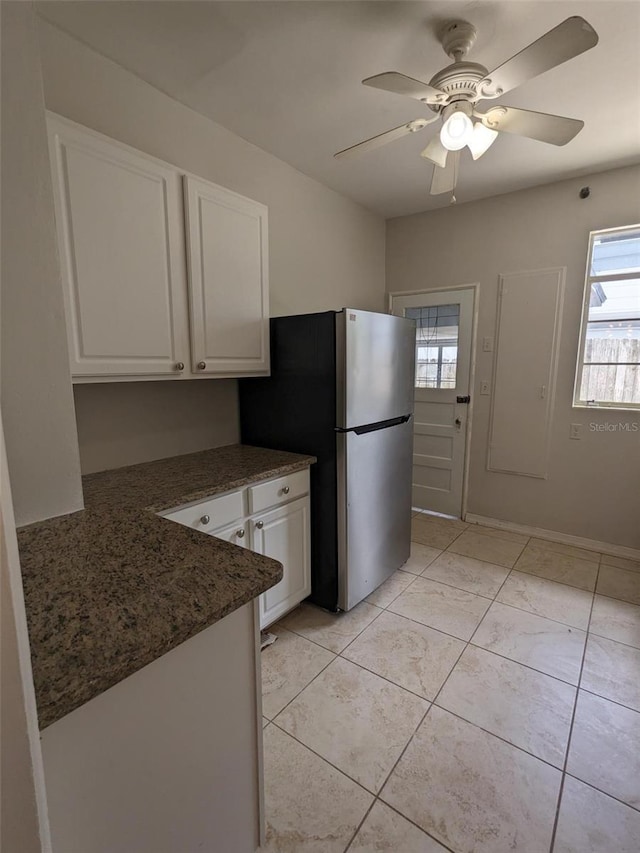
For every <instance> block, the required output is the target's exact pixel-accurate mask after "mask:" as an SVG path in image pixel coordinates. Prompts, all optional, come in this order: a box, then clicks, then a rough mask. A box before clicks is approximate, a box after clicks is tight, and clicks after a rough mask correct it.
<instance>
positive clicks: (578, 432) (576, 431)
mask: <svg viewBox="0 0 640 853" xmlns="http://www.w3.org/2000/svg"><path fill="white" fill-rule="evenodd" d="M569 438H574V439H579V438H582V424H571V427H570V428H569Z"/></svg>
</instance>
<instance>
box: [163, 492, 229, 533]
mask: <svg viewBox="0 0 640 853" xmlns="http://www.w3.org/2000/svg"><path fill="white" fill-rule="evenodd" d="M244 515H245V506H244V491H240V492H230V493H229V494H228V495H220V497H217V498H211V499H210V500H208V501H202V502H201V503H197V504H193V506H188V507H185V508H184V509H179V510H176V512H169V513H167V514H166V515H165V518H169V519H171V521H177V522H178V524H184V525H185V526H186V527H193V528H195V529H196V530H204V531H205V532H207V533H208V532H210V531H212V530H216V528H218V527H224V526H226V525H228V524H231V522H233V521H236V520H237V519H240V518H243V516H244ZM240 526H241V525H240Z"/></svg>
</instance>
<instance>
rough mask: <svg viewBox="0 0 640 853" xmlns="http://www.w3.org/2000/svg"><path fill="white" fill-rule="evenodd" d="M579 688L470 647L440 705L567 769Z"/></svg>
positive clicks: (451, 678)
mask: <svg viewBox="0 0 640 853" xmlns="http://www.w3.org/2000/svg"><path fill="white" fill-rule="evenodd" d="M575 696H576V688H575V687H571V686H570V685H569V684H565V683H564V682H563V681H558V680H557V679H555V678H551V676H549V675H543V674H542V673H540V672H536V671H535V670H533V669H529V668H528V667H526V666H522V664H519V663H516V662H515V661H511V660H507V659H506V658H503V657H499V656H498V655H494V654H492V653H491V652H487V651H485V650H484V649H478V648H475V647H474V646H468V647H467V648H466V649H465V651H464V652H463V654H462V657H461V658H460V660H459V661H458V663H457V664H456V665H455V667H454V670H453V672H452V673H451V675H450V676H449V678H448V679H447V683H446V684H445V686H444V687H443V689H442V692H441V693H440V695H439V696H438V705H439V706H440V707H442V708H445V709H446V710H448V711H451V712H452V713H454V714H457V715H458V716H459V717H463V718H464V719H465V720H468V721H469V722H470V723H475V724H476V725H478V726H481V727H482V728H483V729H486V730H487V731H489V732H491V733H492V734H494V735H498V737H501V738H504V740H508V741H509V743H512V744H514V745H515V746H519V747H521V748H522V749H526V750H527V752H530V753H532V754H533V755H536V756H537V757H538V758H542V759H543V760H544V761H548V762H549V763H550V764H554V765H555V766H556V767H559V768H562V766H563V764H564V757H565V753H566V750H567V741H568V739H569V728H570V726H571V717H572V714H573V705H574V701H575Z"/></svg>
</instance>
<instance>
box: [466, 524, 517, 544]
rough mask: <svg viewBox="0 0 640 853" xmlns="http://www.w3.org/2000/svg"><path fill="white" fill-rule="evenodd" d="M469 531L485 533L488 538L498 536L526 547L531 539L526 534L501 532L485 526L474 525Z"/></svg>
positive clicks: (510, 531)
mask: <svg viewBox="0 0 640 853" xmlns="http://www.w3.org/2000/svg"><path fill="white" fill-rule="evenodd" d="M469 530H472V531H473V532H474V533H485V534H486V535H487V536H497V538H498V539H503V540H504V541H505V542H515V543H516V544H518V545H526V544H527V542H528V541H529V537H528V536H526V535H525V534H524V533H515V532H514V531H512V530H501V529H500V528H499V527H487V526H486V525H484V524H473V525H472V526H471V527H470V528H469Z"/></svg>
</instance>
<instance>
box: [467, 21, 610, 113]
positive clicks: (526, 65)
mask: <svg viewBox="0 0 640 853" xmlns="http://www.w3.org/2000/svg"><path fill="white" fill-rule="evenodd" d="M597 44H598V34H597V33H596V31H595V30H594V29H593V27H592V26H591V24H589V23H588V22H587V21H585V19H584V18H581V17H579V16H578V15H574V16H573V17H571V18H567V19H566V21H563V22H562V23H561V24H558V26H557V27H554V28H553V29H552V30H549V32H548V33H546V34H545V35H543V36H541V37H540V38H539V39H538V40H537V41H534V42H533V44H530V45H529V46H528V47H525V48H524V49H523V50H521V51H520V53H516V55H515V56H512V57H511V59H508V60H507V61H506V62H503V63H502V65H500V66H498V68H496V69H495V71H492V72H491V73H490V74H487V76H486V77H485V78H484V80H481V81H480V82H479V83H478V85H477V87H476V91H477V93H478V99H479V100H480V99H482V98H497V97H499V96H500V95H503V94H504V93H505V92H509V91H511V89H515V88H516V86H520V85H521V84H522V83H524V82H526V81H527V80H531V78H532V77H537V76H538V75H539V74H543V73H544V72H545V71H548V70H549V69H550V68H555V67H556V65H561V64H562V63H563V62H566V61H567V60H568V59H573V57H574V56H579V55H580V54H581V53H584V51H585V50H589V49H590V48H592V47H595V46H596V45H597Z"/></svg>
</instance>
